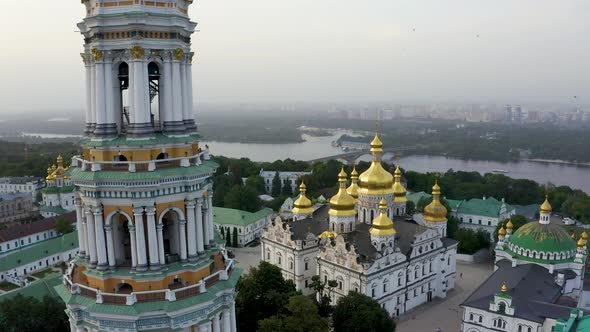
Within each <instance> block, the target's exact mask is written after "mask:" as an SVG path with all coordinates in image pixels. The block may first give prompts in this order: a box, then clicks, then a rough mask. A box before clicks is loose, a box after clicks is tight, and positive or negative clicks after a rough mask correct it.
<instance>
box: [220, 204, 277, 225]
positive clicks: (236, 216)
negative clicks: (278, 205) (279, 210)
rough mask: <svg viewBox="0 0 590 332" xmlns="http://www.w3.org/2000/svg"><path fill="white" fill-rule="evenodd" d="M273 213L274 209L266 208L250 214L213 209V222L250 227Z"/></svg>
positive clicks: (240, 211)
mask: <svg viewBox="0 0 590 332" xmlns="http://www.w3.org/2000/svg"><path fill="white" fill-rule="evenodd" d="M272 213H273V211H272V209H270V208H264V209H262V210H260V211H257V212H248V211H242V210H237V209H228V208H222V207H216V206H214V207H213V222H214V223H216V224H221V225H240V226H248V225H251V224H253V223H255V222H257V221H258V220H260V219H263V218H266V217H268V216H270V215H271V214H272Z"/></svg>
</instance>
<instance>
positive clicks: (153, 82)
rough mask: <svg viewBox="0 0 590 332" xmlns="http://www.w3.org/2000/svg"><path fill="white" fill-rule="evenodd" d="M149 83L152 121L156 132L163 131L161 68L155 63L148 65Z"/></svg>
mask: <svg viewBox="0 0 590 332" xmlns="http://www.w3.org/2000/svg"><path fill="white" fill-rule="evenodd" d="M148 81H149V89H150V121H151V123H152V127H153V128H154V129H155V130H158V131H159V130H160V129H161V125H162V124H161V114H160V110H161V107H160V67H159V66H158V64H157V63H155V62H150V63H149V64H148Z"/></svg>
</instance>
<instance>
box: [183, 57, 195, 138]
mask: <svg viewBox="0 0 590 332" xmlns="http://www.w3.org/2000/svg"><path fill="white" fill-rule="evenodd" d="M192 62H193V55H192V54H191V55H190V56H189V59H188V62H187V63H186V67H185V72H186V100H187V104H188V105H187V106H188V119H187V120H188V128H187V129H188V130H189V131H190V132H197V126H196V125H195V114H194V112H193V102H194V101H193V68H192V67H193V64H192Z"/></svg>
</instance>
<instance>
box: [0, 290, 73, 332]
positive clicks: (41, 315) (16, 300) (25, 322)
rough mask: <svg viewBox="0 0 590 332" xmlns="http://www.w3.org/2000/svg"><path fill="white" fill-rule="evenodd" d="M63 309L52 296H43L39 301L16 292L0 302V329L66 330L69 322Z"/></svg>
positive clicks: (68, 327)
mask: <svg viewBox="0 0 590 332" xmlns="http://www.w3.org/2000/svg"><path fill="white" fill-rule="evenodd" d="M64 310H65V305H64V304H63V303H62V302H61V301H59V300H57V299H55V298H53V297H48V296H45V297H43V299H42V300H41V301H40V300H37V299H35V298H34V297H25V296H23V295H21V294H18V295H16V296H15V297H13V298H11V299H7V300H4V301H2V302H0V331H6V332H21V331H39V332H46V331H47V332H53V331H55V332H58V331H68V330H69V329H70V324H69V322H68V316H66V314H65V312H64Z"/></svg>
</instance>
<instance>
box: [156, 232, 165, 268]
mask: <svg viewBox="0 0 590 332" xmlns="http://www.w3.org/2000/svg"><path fill="white" fill-rule="evenodd" d="M163 228H164V225H163V224H162V223H159V224H157V225H156V232H157V233H158V256H159V258H160V265H165V264H166V255H165V254H164V234H163V233H162V229H163Z"/></svg>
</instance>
